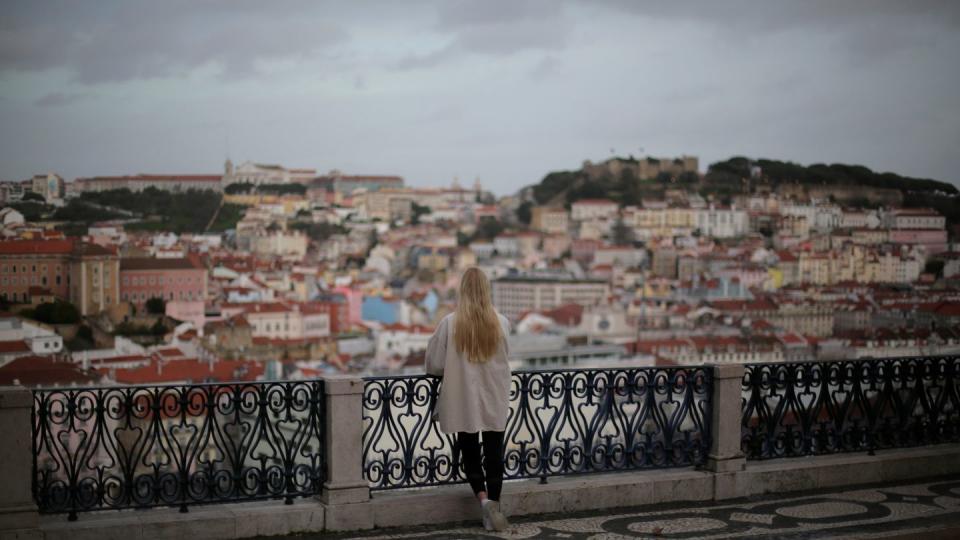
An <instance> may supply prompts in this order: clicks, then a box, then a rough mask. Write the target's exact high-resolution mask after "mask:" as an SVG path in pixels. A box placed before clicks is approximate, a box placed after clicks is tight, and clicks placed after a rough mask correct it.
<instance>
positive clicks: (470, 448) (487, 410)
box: [426, 268, 510, 531]
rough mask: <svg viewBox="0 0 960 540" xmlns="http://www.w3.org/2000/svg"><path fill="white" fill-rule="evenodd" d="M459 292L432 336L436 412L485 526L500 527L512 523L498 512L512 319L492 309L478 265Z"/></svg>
mask: <svg viewBox="0 0 960 540" xmlns="http://www.w3.org/2000/svg"><path fill="white" fill-rule="evenodd" d="M459 297H460V298H459V302H458V303H457V309H456V311H454V312H453V313H451V314H450V315H447V316H446V317H444V318H443V320H441V321H440V324H439V325H438V326H437V330H436V332H434V334H433V336H432V337H431V338H430V342H429V344H428V345H427V354H426V368H427V373H429V374H431V375H437V376H441V377H443V385H442V386H441V389H440V397H439V399H438V400H437V411H436V417H437V420H438V421H439V423H440V431H442V432H444V433H450V434H453V433H455V434H456V437H457V444H458V445H459V447H460V452H461V456H462V459H463V468H464V470H465V471H466V473H467V480H468V481H469V482H470V487H471V488H473V493H474V494H475V495H476V496H477V499H479V500H480V505H481V510H482V513H483V526H484V528H485V529H487V530H488V531H490V530H495V531H502V530H504V529H506V528H507V527H508V526H509V523H508V522H507V518H505V517H504V515H503V513H502V512H501V511H500V489H501V487H502V486H503V430H504V429H506V425H507V413H508V410H509V401H510V366H509V364H508V363H507V338H506V336H507V335H509V334H510V323H509V322H508V321H507V318H506V317H504V316H503V315H501V314H499V313H497V312H496V310H494V309H493V302H492V299H491V295H490V281H489V280H487V276H485V275H484V273H483V272H482V271H481V270H480V269H478V268H469V269H467V271H466V272H464V273H463V276H462V277H461V278H460V294H459ZM481 435H482V436H483V455H484V460H483V463H482V464H481V463H480V436H481ZM484 472H486V474H484Z"/></svg>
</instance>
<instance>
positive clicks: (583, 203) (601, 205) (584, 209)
mask: <svg viewBox="0 0 960 540" xmlns="http://www.w3.org/2000/svg"><path fill="white" fill-rule="evenodd" d="M618 212H619V206H617V203H615V202H613V201H611V200H608V199H581V200H579V201H577V202H575V203H573V204H572V205H570V219H572V220H573V221H588V220H593V219H609V220H613V219H616V217H617V214H618Z"/></svg>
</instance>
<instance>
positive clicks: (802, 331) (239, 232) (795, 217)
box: [0, 156, 960, 386]
mask: <svg viewBox="0 0 960 540" xmlns="http://www.w3.org/2000/svg"><path fill="white" fill-rule="evenodd" d="M764 165H767V166H768V167H769V170H770V172H767V171H765V168H764ZM737 167H740V168H741V169H742V170H741V171H739V172H741V173H742V174H743V176H740V177H737V178H735V182H734V183H733V184H731V183H730V181H729V178H730V177H731V176H733V175H734V173H735V172H737V171H736V168H737ZM794 167H795V168H796V169H797V171H799V172H795V173H794V174H798V175H807V174H810V175H817V174H819V175H820V176H821V178H831V176H830V175H831V174H833V173H835V172H836V171H837V170H842V166H833V167H832V168H824V169H822V170H819V171H818V170H816V169H814V168H810V169H807V168H803V167H799V166H794ZM785 170H788V169H786V168H785V167H784V166H783V164H781V163H779V162H768V161H764V160H756V161H750V160H747V159H745V158H736V159H733V160H730V161H727V162H721V163H715V164H711V165H710V166H709V167H708V168H707V172H706V173H701V172H700V167H699V162H698V159H697V157H695V156H678V157H661V158H653V157H640V158H634V157H628V158H611V159H607V160H604V161H602V162H598V163H592V162H590V161H586V162H584V164H583V167H582V168H581V169H580V170H579V171H575V172H568V173H550V174H547V175H546V177H545V178H544V180H543V181H542V182H541V183H539V184H534V185H532V186H527V187H524V188H522V189H520V190H518V191H517V192H516V193H514V194H511V195H506V196H499V197H497V196H495V195H494V194H492V193H491V192H490V191H488V190H485V189H484V187H483V184H482V182H481V181H479V180H477V181H474V182H472V183H466V182H463V183H461V182H460V181H457V180H454V181H452V182H451V184H450V185H449V186H447V187H441V188H430V187H422V186H421V187H418V186H415V185H408V183H407V182H406V181H405V180H404V179H403V178H402V177H401V176H399V175H365V174H347V173H343V172H340V171H337V170H333V171H330V172H329V173H326V174H319V173H318V172H317V171H316V170H314V169H303V168H300V169H294V168H287V167H285V166H281V165H273V164H260V163H255V162H252V161H245V162H243V163H241V164H239V165H234V164H233V163H232V162H231V161H230V160H227V161H226V163H225V165H224V169H223V171H222V173H220V174H187V175H162V174H134V175H125V176H97V177H90V178H78V179H72V180H70V181H65V180H64V179H63V178H61V177H60V176H59V175H57V174H55V173H46V174H38V175H35V176H34V177H33V178H30V179H26V180H23V181H17V182H5V183H3V184H0V185H2V187H3V192H2V197H3V201H4V202H3V204H4V205H5V206H4V209H3V210H2V211H0V215H2V216H3V226H4V229H3V234H4V239H3V240H2V241H0V253H2V263H3V264H2V266H0V274H2V278H0V299H2V301H3V302H4V306H5V309H6V315H5V320H4V326H5V328H6V332H5V336H4V340H3V342H2V343H0V345H2V351H3V352H2V358H3V360H2V365H0V377H2V379H0V380H3V381H4V382H5V383H8V384H9V383H20V384H27V385H39V386H51V385H52V386H57V385H65V386H68V385H76V384H82V385H88V384H117V383H120V384H147V383H199V382H226V381H231V380H247V381H256V380H302V379H310V378H313V377H316V376H317V375H318V374H321V373H357V374H381V375H382V374H410V373H417V372H422V370H423V355H424V351H425V349H426V346H427V341H428V339H429V337H430V335H431V334H432V332H433V328H434V326H435V324H436V323H437V321H438V320H439V319H440V318H442V317H443V316H444V315H446V314H447V313H449V312H450V311H451V310H452V308H453V306H454V305H455V301H456V294H455V290H456V285H457V282H458V279H459V275H460V273H461V272H462V271H463V270H465V269H466V268H469V267H471V266H477V267H479V268H481V269H483V270H484V272H485V273H487V274H488V275H489V276H490V278H491V279H492V284H493V301H494V305H495V307H496V308H497V309H498V310H499V311H500V312H501V313H503V314H504V315H506V316H507V317H508V318H509V319H510V320H511V322H512V324H513V331H512V333H511V335H510V336H509V342H510V350H511V357H510V360H511V364H512V366H513V368H514V369H529V368H565V367H602V366H609V365H630V366H637V367H639V366H674V365H701V364H716V363H720V364H723V363H748V362H795V361H807V360H832V359H833V360H835V359H850V358H885V357H899V356H914V355H942V354H956V353H957V352H958V351H960V245H958V244H957V243H956V241H955V239H954V236H953V235H954V234H956V231H957V230H958V229H957V227H958V225H960V223H957V222H954V221H948V219H947V216H945V215H944V214H942V213H941V212H939V211H938V210H937V209H936V208H933V207H931V206H912V205H910V204H909V203H910V202H912V200H915V199H917V198H918V197H917V196H916V192H915V191H907V192H904V191H901V190H899V189H897V187H887V188H882V187H873V188H871V189H869V190H867V191H864V190H860V189H855V186H851V185H839V186H837V187H835V188H830V187H824V186H823V185H822V184H818V183H813V182H805V180H806V178H804V177H802V176H798V177H797V178H790V177H789V176H783V175H784V174H785V173H784V171H785ZM731 171H733V172H731ZM902 181H903V182H907V181H908V180H902ZM564 182H566V184H564ZM886 182H888V183H889V184H890V185H891V186H896V185H897V184H896V181H891V180H886ZM928 183H929V184H930V185H924V186H923V187H924V188H925V189H927V190H928V191H929V192H930V193H933V195H930V196H929V197H930V198H929V200H932V201H933V202H934V203H936V204H941V203H946V204H947V205H948V206H947V208H948V209H950V210H952V209H955V208H957V206H956V196H957V194H956V189H955V188H954V187H953V186H951V185H949V184H941V183H936V182H928ZM606 184H609V185H611V186H613V187H612V188H611V189H610V190H608V189H606V188H601V189H600V190H595V189H594V187H593V186H601V185H606ZM731 186H732V187H731ZM851 188H854V189H851ZM594 191H596V193H594ZM604 195H606V196H604ZM628 199H629V200H628ZM201 201H202V202H201ZM905 203H907V204H905ZM951 204H952V205H953V206H949V205H951ZM166 212H169V214H168V213H166ZM202 212H205V213H202Z"/></svg>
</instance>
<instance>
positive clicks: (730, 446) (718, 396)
mask: <svg viewBox="0 0 960 540" xmlns="http://www.w3.org/2000/svg"><path fill="white" fill-rule="evenodd" d="M710 367H712V368H713V402H712V403H711V412H710V415H711V418H710V435H711V436H712V438H713V442H711V443H710V453H709V454H708V455H707V464H706V468H707V469H708V470H710V471H713V472H717V473H721V472H732V471H742V470H743V469H744V467H745V465H746V459H745V458H744V456H743V453H742V452H741V451H740V417H741V414H742V413H741V403H740V400H741V395H742V393H743V392H742V391H741V389H740V384H741V381H742V380H743V364H726V365H714V366H710Z"/></svg>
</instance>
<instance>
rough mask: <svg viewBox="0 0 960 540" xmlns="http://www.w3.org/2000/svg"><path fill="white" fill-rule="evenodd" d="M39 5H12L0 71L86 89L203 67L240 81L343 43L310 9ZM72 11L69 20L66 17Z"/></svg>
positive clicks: (0, 41)
mask: <svg viewBox="0 0 960 540" xmlns="http://www.w3.org/2000/svg"><path fill="white" fill-rule="evenodd" d="M42 4H44V3H41V2H25V3H24V2H20V3H17V4H14V5H13V6H12V8H13V9H12V10H11V11H12V14H11V17H10V18H9V19H8V20H7V22H6V23H5V24H3V25H2V26H0V70H7V71H9V70H26V71H33V70H44V69H49V68H54V67H62V68H67V69H69V70H72V71H73V72H74V73H75V75H76V78H77V80H78V81H80V82H83V83H88V84H92V83H99V82H115V81H124V80H130V79H149V78H154V77H169V76H183V75H186V74H187V73H188V72H189V71H190V70H192V69H194V68H197V67H201V66H205V65H208V64H217V65H219V66H221V67H222V69H223V73H224V74H225V75H227V76H243V75H248V74H250V73H253V72H254V71H255V69H256V64H257V62H260V61H270V60H278V59H289V58H292V59H297V58H303V57H310V56H314V55H316V54H317V53H318V52H320V51H322V50H324V49H325V48H328V47H331V46H333V45H336V44H338V43H342V42H344V41H345V40H346V39H347V33H346V31H345V30H344V29H343V28H341V27H340V26H338V25H336V24H334V23H333V22H332V21H330V20H328V18H326V17H325V16H324V12H323V9H317V8H318V7H322V6H321V5H317V4H310V3H306V4H296V5H295V4H285V5H289V6H291V8H290V9H288V10H286V11H279V12H278V11H267V10H266V9H265V7H264V6H265V3H254V2H235V3H229V4H220V5H215V4H213V3H209V2H207V3H192V2H191V3H184V2H150V1H147V2H123V3H120V4H112V3H108V2H97V3H93V4H89V5H85V6H84V9H83V10H79V12H78V10H76V9H75V7H74V9H68V7H69V6H70V4H69V3H68V4H67V5H60V6H56V7H51V6H49V5H42ZM74 6H75V4H74ZM108 6H109V7H110V8H111V9H106V8H107V7H108ZM71 12H73V13H75V14H76V15H77V17H76V18H75V19H74V18H72V17H65V16H64V14H65V13H71ZM268 15H269V16H268Z"/></svg>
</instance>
